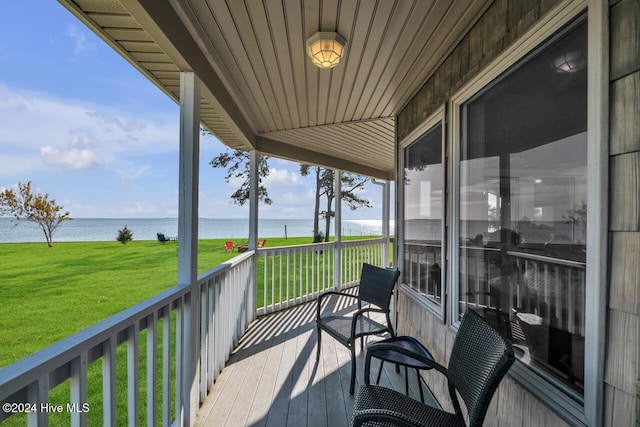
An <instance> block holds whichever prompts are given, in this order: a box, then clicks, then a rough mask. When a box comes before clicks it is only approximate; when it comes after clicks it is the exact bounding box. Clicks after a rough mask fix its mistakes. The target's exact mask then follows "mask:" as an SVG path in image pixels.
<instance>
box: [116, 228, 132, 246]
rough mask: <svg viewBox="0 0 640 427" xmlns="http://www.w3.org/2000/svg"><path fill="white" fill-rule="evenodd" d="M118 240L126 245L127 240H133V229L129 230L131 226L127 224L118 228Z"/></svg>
mask: <svg viewBox="0 0 640 427" xmlns="http://www.w3.org/2000/svg"><path fill="white" fill-rule="evenodd" d="M116 240H117V241H118V242H120V243H122V244H123V245H126V244H127V242H130V241H132V240H133V231H131V230H129V228H128V227H127V226H126V225H125V226H124V228H121V229H120V230H118V237H116Z"/></svg>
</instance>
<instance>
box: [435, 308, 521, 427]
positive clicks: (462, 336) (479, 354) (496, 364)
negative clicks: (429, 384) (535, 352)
mask: <svg viewBox="0 0 640 427" xmlns="http://www.w3.org/2000/svg"><path fill="white" fill-rule="evenodd" d="M514 359H515V357H514V353H513V347H512V346H511V343H509V342H508V341H506V340H505V339H504V338H503V337H502V336H501V335H500V334H499V333H498V331H496V330H495V329H494V328H493V327H491V326H490V325H489V324H488V323H487V322H485V321H484V319H483V318H482V317H480V315H479V314H478V313H476V312H475V311H473V310H467V312H466V313H465V314H464V317H463V318H462V323H461V324H460V329H458V334H457V335H456V339H455V341H454V343H453V348H452V349H451V357H450V358H449V366H448V367H447V371H448V372H447V377H448V379H449V393H450V394H451V399H452V400H453V401H454V406H456V405H457V399H456V398H455V390H457V391H458V393H459V394H460V397H462V400H464V403H465V406H466V407H467V413H468V415H469V425H470V426H480V425H482V422H483V421H484V417H485V415H486V413H487V409H488V408H489V403H491V398H492V397H493V394H494V393H495V391H496V388H497V387H498V384H499V383H500V381H501V380H502V378H503V377H504V376H505V374H506V373H507V371H508V370H509V368H510V367H511V365H512V364H513V361H514ZM454 389H455V390H454ZM459 411H460V408H459V407H457V408H456V412H459Z"/></svg>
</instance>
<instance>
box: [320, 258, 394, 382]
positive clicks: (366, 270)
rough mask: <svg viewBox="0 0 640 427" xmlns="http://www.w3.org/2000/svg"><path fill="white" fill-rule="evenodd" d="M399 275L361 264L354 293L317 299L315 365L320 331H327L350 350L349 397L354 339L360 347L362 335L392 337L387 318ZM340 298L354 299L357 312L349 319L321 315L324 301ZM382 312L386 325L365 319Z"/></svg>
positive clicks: (353, 372)
mask: <svg viewBox="0 0 640 427" xmlns="http://www.w3.org/2000/svg"><path fill="white" fill-rule="evenodd" d="M399 275H400V272H399V271H398V270H389V269H386V268H380V267H376V266H373V265H370V264H366V263H365V264H363V265H362V273H361V275H360V285H359V287H358V294H357V295H353V294H349V293H344V292H333V291H330V292H325V293H324V294H322V295H320V297H319V298H318V305H317V314H316V326H317V328H318V351H317V353H316V362H317V361H318V360H320V345H321V338H322V331H325V332H327V333H328V334H329V335H331V336H332V337H333V338H335V339H336V340H337V341H338V342H340V343H341V344H342V345H344V346H346V347H347V348H349V349H350V350H351V385H350V387H349V392H350V393H351V394H353V391H354V388H355V379H356V348H355V347H356V344H355V343H356V340H357V338H360V346H361V347H362V341H363V337H364V336H366V335H382V334H384V333H385V332H388V333H390V334H391V336H394V332H393V326H392V325H391V319H390V318H389V304H390V301H391V295H392V293H393V288H394V286H395V284H396V281H397V280H398V276H399ZM331 296H340V297H343V298H345V297H346V298H354V299H357V300H358V311H356V312H355V313H354V314H352V315H349V316H343V315H339V314H332V315H327V316H323V315H322V304H323V300H324V299H325V298H328V297H331ZM362 303H367V304H368V306H367V307H364V308H363V307H362V305H363V304H362ZM372 312H377V313H384V314H385V317H386V325H384V324H382V323H379V322H376V321H374V320H373V319H371V318H369V317H368V316H366V315H367V314H369V313H372Z"/></svg>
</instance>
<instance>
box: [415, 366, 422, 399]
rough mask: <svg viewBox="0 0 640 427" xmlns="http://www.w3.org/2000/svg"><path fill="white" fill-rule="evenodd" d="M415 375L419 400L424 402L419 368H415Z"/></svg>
mask: <svg viewBox="0 0 640 427" xmlns="http://www.w3.org/2000/svg"><path fill="white" fill-rule="evenodd" d="M416 376H417V377H418V389H419V390H420V402H422V403H424V393H423V392H422V381H421V380H420V370H419V369H417V368H416Z"/></svg>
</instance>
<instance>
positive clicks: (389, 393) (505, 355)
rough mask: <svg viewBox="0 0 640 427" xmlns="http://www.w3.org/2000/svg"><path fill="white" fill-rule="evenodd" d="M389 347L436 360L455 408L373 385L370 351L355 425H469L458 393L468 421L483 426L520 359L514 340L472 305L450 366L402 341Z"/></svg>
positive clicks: (433, 364) (357, 396) (359, 390)
mask: <svg viewBox="0 0 640 427" xmlns="http://www.w3.org/2000/svg"><path fill="white" fill-rule="evenodd" d="M376 345H378V344H376ZM390 347H392V349H394V350H395V351H398V352H400V353H403V354H406V355H408V356H411V357H412V358H416V359H418V360H421V361H422V362H423V363H425V364H428V365H431V366H433V369H435V370H437V371H439V372H440V373H442V374H443V375H445V376H446V378H447V381H448V384H449V395H450V396H451V401H452V402H453V406H454V409H455V413H450V412H446V411H444V410H442V409H439V408H434V407H432V406H428V405H425V404H423V403H421V402H418V401H417V400H414V399H412V398H410V397H407V396H405V395H404V394H402V393H399V392H397V391H394V390H390V389H388V388H384V387H380V386H375V385H369V369H370V366H371V355H370V354H369V353H367V356H366V360H365V385H362V386H360V388H359V389H358V393H357V395H356V398H355V404H354V408H353V418H352V420H351V425H352V426H354V427H358V426H369V425H376V426H378V425H393V426H465V425H466V424H465V419H464V415H463V413H462V410H461V409H460V403H459V402H458V398H457V394H459V395H460V397H461V398H462V400H463V401H464V403H465V406H466V409H467V413H468V416H469V425H470V426H481V425H482V422H483V421H484V417H485V415H486V413H487V409H488V408H489V404H490V403H491V398H492V397H493V394H494V393H495V391H496V388H497V387H498V384H499V383H500V381H501V380H502V378H503V377H504V375H505V374H506V373H507V371H508V370H509V368H510V367H511V365H512V364H513V361H514V359H515V358H514V353H513V347H512V346H511V343H509V342H508V341H506V340H505V339H504V338H502V336H501V335H500V334H499V333H498V332H497V331H496V330H495V329H494V328H492V327H491V326H490V325H489V324H488V323H487V322H485V321H484V319H482V317H480V316H479V315H478V313H476V312H474V311H471V310H467V312H466V313H465V315H464V317H463V319H462V323H461V324H460V329H459V330H458V334H457V336H456V339H455V341H454V343H453V348H452V350H451V357H450V358H449V366H448V368H445V367H444V366H442V365H440V364H438V363H436V362H433V361H431V360H429V359H428V358H426V357H424V356H423V355H420V354H414V353H411V352H408V351H407V350H406V349H403V348H398V347H397V346H390ZM378 350H380V347H378Z"/></svg>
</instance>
